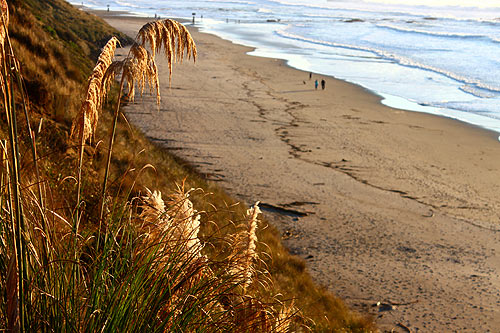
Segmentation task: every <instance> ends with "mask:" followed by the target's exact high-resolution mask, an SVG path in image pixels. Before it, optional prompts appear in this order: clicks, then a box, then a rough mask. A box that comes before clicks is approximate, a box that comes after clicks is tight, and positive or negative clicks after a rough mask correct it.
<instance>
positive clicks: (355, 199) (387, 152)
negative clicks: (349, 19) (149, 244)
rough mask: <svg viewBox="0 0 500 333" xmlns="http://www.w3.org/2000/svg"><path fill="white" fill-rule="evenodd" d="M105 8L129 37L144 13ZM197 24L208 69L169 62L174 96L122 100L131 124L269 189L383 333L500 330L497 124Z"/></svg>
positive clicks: (291, 226)
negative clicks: (381, 93)
mask: <svg viewBox="0 0 500 333" xmlns="http://www.w3.org/2000/svg"><path fill="white" fill-rule="evenodd" d="M104 14H105V13H104ZM105 18H106V20H107V21H108V22H109V23H110V24H111V25H113V26H115V27H116V28H118V29H119V30H121V31H123V32H125V33H128V34H131V35H132V36H134V35H135V33H136V32H137V30H138V29H139V27H140V26H141V24H142V23H143V22H144V21H143V20H142V19H135V18H126V17H116V16H115V17H112V16H107V17H105ZM191 31H192V34H193V37H194V39H195V41H196V43H197V46H198V52H199V53H198V54H199V57H198V60H197V62H196V64H193V63H192V62H184V63H183V64H179V65H176V66H174V74H173V81H172V86H171V88H170V89H169V84H168V67H167V65H166V64H165V62H164V61H163V60H162V59H161V57H159V58H158V63H159V70H160V72H161V79H160V80H161V84H162V102H161V105H160V107H159V108H157V107H156V106H155V104H154V98H152V97H149V96H144V97H143V98H140V97H138V98H137V99H136V103H135V104H133V105H129V106H128V107H127V108H126V109H125V111H126V115H127V117H128V118H129V120H130V121H131V122H132V123H133V124H135V125H136V126H138V127H139V128H141V129H142V130H143V131H144V132H145V133H146V135H147V136H148V137H149V138H150V139H151V140H152V141H154V142H159V143H161V144H162V145H163V146H164V147H165V148H166V149H169V150H171V151H172V152H173V153H174V154H176V155H178V156H180V157H182V158H184V159H186V160H187V161H189V162H191V163H192V164H193V165H194V166H195V167H196V168H197V169H198V170H199V171H200V172H202V173H204V174H206V175H207V177H208V178H209V179H211V180H213V181H216V182H218V183H219V184H220V186H222V187H223V188H225V189H226V190H227V191H228V192H229V193H231V194H233V195H234V196H236V197H237V198H239V199H240V200H242V201H244V202H247V203H253V202H255V201H257V200H260V201H261V202H262V203H263V208H265V214H266V215H267V217H268V219H269V220H270V221H272V223H273V224H274V225H275V226H276V227H278V228H279V229H280V231H281V232H282V233H283V238H284V242H285V244H286V246H287V247H288V248H289V249H290V251H291V252H292V253H294V254H297V255H298V256H300V257H302V258H304V259H306V260H307V264H308V268H309V270H310V271H311V274H312V275H313V277H314V278H315V279H316V280H317V281H318V282H319V283H321V284H323V285H325V286H327V287H328V288H329V289H330V290H331V291H332V292H334V293H335V294H337V295H339V296H340V297H341V298H343V299H345V300H346V302H347V303H348V304H349V305H351V306H352V307H353V308H355V309H358V310H360V311H362V312H370V313H372V314H373V315H374V316H375V317H376V318H377V322H378V324H379V326H380V328H381V329H382V330H387V331H390V330H391V329H393V328H394V329H395V331H396V332H398V331H401V332H405V331H406V330H405V329H404V328H403V327H402V326H398V324H402V325H404V326H406V327H407V328H409V329H411V330H412V331H413V332H453V331H460V332H498V331H499V329H500V276H499V273H500V252H499V251H500V232H499V231H500V219H499V214H500V200H499V193H500V169H499V168H500V143H499V142H498V140H497V137H498V134H496V133H493V132H489V131H486V130H482V129H479V128H476V127H473V126H470V125H467V124H464V123H460V122H457V121H455V120H451V119H446V118H441V117H436V116H432V115H426V114H420V113H416V112H410V111H403V110H397V109H392V108H388V107H386V106H383V105H381V104H380V103H379V98H378V97H377V96H375V95H373V94H371V93H369V92H368V91H366V90H364V89H362V88H360V87H358V86H355V85H352V84H349V83H346V82H343V81H340V80H336V79H334V78H331V77H324V76H319V75H316V74H313V79H312V80H309V73H304V72H302V71H298V70H295V69H292V68H289V67H287V66H286V65H285V64H284V63H283V62H282V61H280V60H275V59H267V58H257V57H251V56H248V55H245V52H248V51H250V49H249V48H247V47H242V46H239V45H235V44H232V43H230V42H228V41H224V40H222V39H220V38H218V37H215V36H213V35H209V34H202V33H199V32H197V31H196V30H195V29H192V30H191ZM118 53H120V54H126V51H124V50H119V51H118ZM315 79H318V80H320V81H321V79H325V80H326V89H325V90H324V91H322V90H321V89H319V90H315V89H314V80H315ZM377 302H381V303H385V304H389V305H390V306H373V305H374V304H376V303H377ZM382 305H383V304H382Z"/></svg>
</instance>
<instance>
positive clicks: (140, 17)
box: [73, 4, 500, 143]
mask: <svg viewBox="0 0 500 333" xmlns="http://www.w3.org/2000/svg"><path fill="white" fill-rule="evenodd" d="M73 6H75V7H77V8H80V9H81V10H86V11H88V12H92V13H95V14H96V15H98V16H101V17H107V16H109V17H116V16H121V17H123V18H131V19H138V20H149V19H151V20H154V19H155V18H154V17H148V16H143V15H146V14H143V13H142V14H141V13H130V12H126V11H113V10H112V11H110V12H108V11H107V10H105V9H92V8H90V7H85V6H83V7H82V6H81V5H75V4H73ZM176 19H177V20H178V21H180V22H183V23H188V24H187V25H186V26H189V27H193V28H194V29H196V30H197V31H199V32H200V33H205V34H210V35H214V36H216V37H218V38H221V39H222V40H225V41H227V42H229V43H232V44H236V45H240V46H243V47H247V48H249V50H248V51H247V52H245V55H247V56H251V57H260V58H267V59H276V58H273V57H267V56H263V55H254V54H250V53H253V52H254V51H256V50H257V49H258V47H254V46H248V45H242V44H238V43H236V42H233V41H231V40H229V39H225V38H223V37H221V36H218V35H217V34H216V33H215V32H211V31H204V30H203V29H200V27H199V26H196V25H194V26H193V25H192V24H191V23H190V22H191V20H190V19H188V18H182V19H179V18H176ZM278 60H280V61H283V64H284V65H286V66H288V67H290V68H292V69H295V70H297V71H301V72H304V73H305V74H307V73H309V71H306V70H303V69H300V68H298V67H294V66H292V65H289V64H288V63H289V60H287V59H282V58H278ZM313 73H314V72H313ZM314 74H316V75H321V76H326V77H330V78H332V79H334V80H339V81H343V82H346V83H348V84H352V85H354V86H357V87H359V88H361V89H364V90H365V91H366V93H368V94H371V95H374V96H376V97H377V98H378V99H379V103H380V104H381V105H382V106H386V107H388V108H392V109H397V110H402V111H408V112H418V113H423V114H427V115H432V116H437V117H442V118H447V119H451V120H454V121H458V122H460V123H464V124H466V125H470V126H472V128H478V129H480V130H484V131H487V132H491V133H492V134H493V135H494V136H495V140H496V141H497V142H498V141H500V128H498V130H494V129H491V128H487V127H484V126H483V125H480V124H478V123H472V122H470V121H466V120H462V119H460V118H456V117H454V116H453V115H445V114H442V113H440V112H436V111H434V112H432V111H431V109H434V110H450V111H451V112H459V111H457V110H452V109H444V108H436V107H432V106H426V105H422V104H419V103H416V102H413V101H410V100H408V99H406V98H404V97H399V96H396V95H391V94H385V93H379V92H377V91H375V90H372V89H370V88H368V87H365V86H363V85H361V84H359V83H355V82H351V81H348V80H344V79H341V78H338V77H336V76H334V75H329V74H317V73H314ZM383 95H388V96H390V97H391V98H395V99H401V100H403V101H404V102H388V103H387V104H386V103H384V100H387V99H388V98H387V97H385V96H383ZM403 104H406V105H408V107H404V106H403ZM412 105H413V106H412ZM417 109H429V111H422V110H417ZM474 116H475V115H474ZM499 143H500V142H499Z"/></svg>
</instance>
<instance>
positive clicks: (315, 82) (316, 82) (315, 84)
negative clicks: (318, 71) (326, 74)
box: [314, 80, 318, 90]
mask: <svg viewBox="0 0 500 333" xmlns="http://www.w3.org/2000/svg"><path fill="white" fill-rule="evenodd" d="M314 89H316V90H318V80H316V81H314Z"/></svg>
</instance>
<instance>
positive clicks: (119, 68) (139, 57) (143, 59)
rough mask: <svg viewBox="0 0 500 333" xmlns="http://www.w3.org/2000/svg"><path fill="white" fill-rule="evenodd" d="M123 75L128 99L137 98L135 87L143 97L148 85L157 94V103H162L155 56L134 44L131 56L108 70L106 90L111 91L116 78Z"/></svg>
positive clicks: (104, 81) (115, 62)
mask: <svg viewBox="0 0 500 333" xmlns="http://www.w3.org/2000/svg"><path fill="white" fill-rule="evenodd" d="M117 75H123V76H124V77H125V79H126V81H127V85H128V93H127V98H128V99H129V100H130V101H133V100H134V97H135V85H136V84H137V86H138V87H139V89H140V93H141V95H142V94H143V93H144V88H145V87H146V83H147V84H148V85H149V87H150V88H151V90H152V89H153V88H154V89H155V93H156V98H157V100H156V102H157V103H158V104H159V103H160V81H159V78H158V68H157V67H156V62H155V60H154V57H153V55H152V54H151V53H150V52H149V51H147V50H146V49H145V48H144V47H143V46H141V45H139V44H137V43H134V45H132V47H131V48H130V56H129V57H127V58H125V59H124V60H120V61H114V62H113V63H112V64H111V65H110V66H109V68H108V70H107V72H106V74H105V76H104V80H103V84H104V86H105V87H106V90H108V89H109V87H110V86H111V83H112V82H113V81H114V78H115V76H117Z"/></svg>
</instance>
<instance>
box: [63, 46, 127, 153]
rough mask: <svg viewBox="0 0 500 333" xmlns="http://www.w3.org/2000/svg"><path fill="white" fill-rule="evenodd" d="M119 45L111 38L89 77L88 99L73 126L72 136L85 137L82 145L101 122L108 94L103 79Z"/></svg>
mask: <svg viewBox="0 0 500 333" xmlns="http://www.w3.org/2000/svg"><path fill="white" fill-rule="evenodd" d="M117 44H119V41H118V39H117V38H116V37H111V39H110V40H109V41H108V42H107V43H106V45H105V46H104V48H103V50H102V52H101V54H100V55H99V58H98V59H97V63H96V65H95V67H94V70H93V71H92V74H91V76H90V77H89V80H88V86H87V95H86V98H85V100H84V101H83V103H82V106H81V108H80V112H79V113H78V115H77V117H76V118H75V120H74V121H73V125H72V126H71V136H72V137H74V136H75V135H78V136H79V137H80V136H81V137H83V140H82V143H83V142H85V141H87V140H88V139H89V138H91V137H92V136H93V134H94V133H95V130H96V127H97V122H98V120H99V110H100V109H101V106H102V103H103V101H104V98H105V97H106V93H107V91H106V89H105V88H107V87H105V86H104V85H103V79H104V75H105V73H106V71H107V70H108V67H109V66H110V65H111V63H112V61H113V57H114V55H115V50H116V46H117Z"/></svg>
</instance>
